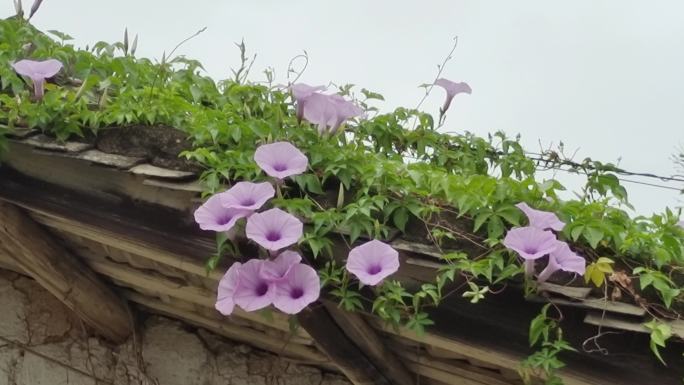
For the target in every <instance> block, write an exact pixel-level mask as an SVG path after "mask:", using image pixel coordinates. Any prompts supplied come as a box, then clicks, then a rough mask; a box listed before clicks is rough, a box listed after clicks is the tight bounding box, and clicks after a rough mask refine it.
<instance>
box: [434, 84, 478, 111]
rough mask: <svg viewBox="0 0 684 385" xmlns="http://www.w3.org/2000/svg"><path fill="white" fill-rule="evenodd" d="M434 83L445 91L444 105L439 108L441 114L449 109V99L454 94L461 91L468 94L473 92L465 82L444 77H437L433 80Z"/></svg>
mask: <svg viewBox="0 0 684 385" xmlns="http://www.w3.org/2000/svg"><path fill="white" fill-rule="evenodd" d="M435 85H436V86H439V87H442V88H444V90H445V91H446V100H445V101H444V105H443V106H442V108H441V109H440V112H441V113H442V114H444V113H445V112H446V111H447V110H448V109H449V106H450V105H451V100H452V99H453V98H454V96H456V95H457V94H461V93H466V94H470V93H472V92H473V90H472V89H471V88H470V86H469V85H468V84H467V83H456V82H452V81H451V80H448V79H444V78H439V79H437V80H436V81H435Z"/></svg>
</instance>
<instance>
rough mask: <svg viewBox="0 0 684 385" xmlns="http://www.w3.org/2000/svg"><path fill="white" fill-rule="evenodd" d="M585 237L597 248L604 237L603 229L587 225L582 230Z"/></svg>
mask: <svg viewBox="0 0 684 385" xmlns="http://www.w3.org/2000/svg"><path fill="white" fill-rule="evenodd" d="M582 234H583V235H584V238H585V239H586V240H587V242H589V244H590V245H591V247H592V248H594V249H595V248H596V247H597V246H598V244H599V242H601V240H602V239H603V235H604V234H603V230H601V229H599V228H596V227H585V228H584V231H583V232H582Z"/></svg>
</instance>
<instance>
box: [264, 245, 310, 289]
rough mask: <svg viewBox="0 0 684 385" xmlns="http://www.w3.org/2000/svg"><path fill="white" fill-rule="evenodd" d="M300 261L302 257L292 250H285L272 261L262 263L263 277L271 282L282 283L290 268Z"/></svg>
mask: <svg viewBox="0 0 684 385" xmlns="http://www.w3.org/2000/svg"><path fill="white" fill-rule="evenodd" d="M301 261H302V256H301V255H299V253H297V252H295V251H292V250H285V251H283V252H282V253H280V254H279V255H278V256H277V257H276V258H275V259H274V260H272V261H264V266H263V268H262V269H261V273H262V274H263V276H264V277H265V278H266V279H268V280H270V281H273V282H279V281H282V280H283V279H284V278H285V277H286V276H287V273H288V272H289V271H290V269H291V268H292V266H294V265H296V264H298V263H299V262H301Z"/></svg>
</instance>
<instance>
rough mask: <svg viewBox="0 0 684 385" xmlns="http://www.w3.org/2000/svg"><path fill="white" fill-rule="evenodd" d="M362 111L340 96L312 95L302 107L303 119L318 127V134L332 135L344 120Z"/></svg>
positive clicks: (358, 114)
mask: <svg viewBox="0 0 684 385" xmlns="http://www.w3.org/2000/svg"><path fill="white" fill-rule="evenodd" d="M361 114H363V110H362V109H361V108H360V107H358V106H357V105H355V104H354V103H352V102H350V101H348V100H346V99H345V98H343V97H342V96H340V95H324V94H312V95H311V96H309V97H308V98H307V100H306V104H305V106H304V118H305V119H306V120H307V121H308V122H309V123H312V124H315V125H317V126H318V132H319V133H321V134H323V133H325V132H329V133H331V134H334V133H335V132H337V129H338V128H340V126H341V125H342V123H344V122H345V121H346V120H348V119H351V118H353V117H356V116H360V115H361Z"/></svg>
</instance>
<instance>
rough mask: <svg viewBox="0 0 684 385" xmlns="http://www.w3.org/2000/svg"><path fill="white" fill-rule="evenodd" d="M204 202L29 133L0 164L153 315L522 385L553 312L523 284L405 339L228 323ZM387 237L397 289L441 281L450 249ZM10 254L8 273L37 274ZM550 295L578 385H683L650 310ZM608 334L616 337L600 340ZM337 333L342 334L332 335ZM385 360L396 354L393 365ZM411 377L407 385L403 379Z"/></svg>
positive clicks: (428, 379) (325, 360)
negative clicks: (536, 340)
mask: <svg viewBox="0 0 684 385" xmlns="http://www.w3.org/2000/svg"><path fill="white" fill-rule="evenodd" d="M200 192H201V186H200V185H199V183H198V182H197V176H196V175H195V174H193V173H191V172H186V171H176V170H169V169H163V168H159V167H156V166H152V165H149V164H146V163H145V161H144V159H142V158H136V157H128V156H123V155H115V154H106V153H103V152H101V151H99V150H97V149H94V148H93V147H92V146H90V145H88V144H85V143H76V142H68V143H58V142H56V141H54V140H52V139H50V138H48V137H45V136H43V135H40V134H37V133H34V132H30V131H26V132H23V133H21V134H20V135H16V136H15V137H14V138H13V139H12V140H10V144H9V151H8V152H7V154H6V156H5V159H4V160H3V162H2V164H0V201H3V202H5V204H11V205H13V206H16V207H18V208H21V210H22V212H23V213H25V215H27V217H29V218H30V219H31V220H32V221H35V222H36V223H38V224H40V226H42V228H43V229H44V230H45V231H48V232H49V233H50V234H51V236H53V237H54V238H55V239H57V240H59V242H60V243H61V245H62V246H63V247H64V249H65V250H68V251H69V253H71V254H73V255H75V256H77V257H78V258H79V260H80V261H82V262H83V263H84V264H85V265H87V266H88V267H89V268H90V269H92V271H94V272H96V273H97V274H98V275H99V276H100V277H102V279H103V280H104V281H106V282H107V283H109V284H110V285H114V286H115V288H116V290H117V292H118V293H120V294H121V296H123V297H124V298H125V299H126V300H128V301H129V302H130V303H134V304H136V305H137V306H138V307H140V308H141V309H144V310H146V311H150V312H154V313H160V314H164V315H167V316H170V317H174V318H177V319H181V320H183V321H186V322H188V323H190V324H194V325H197V326H200V327H204V328H207V329H209V330H212V331H214V332H216V333H218V334H222V335H225V336H226V337H228V338H231V339H234V340H237V341H241V342H244V343H247V344H250V345H253V346H255V347H258V348H261V349H264V350H268V351H271V352H274V353H277V354H280V355H282V356H283V357H287V358H289V359H292V360H295V361H297V362H302V363H306V364H310V365H316V366H319V367H323V368H327V369H330V370H339V371H341V372H343V373H344V374H345V375H347V376H348V377H349V378H350V380H352V382H355V383H379V384H384V383H387V384H390V383H392V384H394V383H397V384H407V383H421V384H435V385H439V384H467V385H483V384H501V385H504V384H520V383H521V381H520V378H519V376H518V374H517V369H518V367H519V365H520V362H521V360H522V359H524V357H526V356H527V355H528V354H529V353H530V352H531V351H530V349H529V347H528V346H527V330H528V327H529V321H530V319H531V318H532V317H534V315H535V314H536V313H537V312H538V310H539V307H540V306H541V305H540V303H537V302H534V301H526V300H524V299H523V297H522V294H521V293H520V292H519V291H518V290H516V289H515V288H511V289H510V290H507V291H505V292H504V293H502V294H498V295H491V296H489V297H488V298H487V299H486V300H485V301H484V302H482V303H479V304H477V305H470V304H469V303H468V302H467V301H465V300H463V299H460V298H449V299H448V300H447V301H445V302H444V304H443V305H442V306H440V307H439V308H438V309H436V310H434V312H433V318H434V319H435V321H436V325H435V327H433V328H431V329H430V330H429V331H428V332H427V333H426V335H424V336H417V335H415V334H414V333H412V332H410V331H408V330H405V329H402V328H399V329H394V328H392V327H389V326H387V325H384V324H383V323H382V322H380V321H379V320H378V319H376V318H375V317H373V316H371V315H368V314H364V315H355V316H351V317H346V316H344V315H341V314H340V313H339V310H338V309H336V308H335V306H334V305H331V304H330V303H326V302H325V301H323V302H322V303H320V304H316V305H315V306H312V307H311V310H309V311H307V312H306V313H305V314H303V315H302V316H301V317H300V323H301V324H302V326H303V327H302V328H300V329H299V330H297V331H296V332H295V333H291V332H290V325H289V322H288V320H287V318H286V317H284V316H283V315H281V314H278V313H277V312H274V313H273V314H272V315H271V317H270V318H271V319H267V317H263V316H262V315H260V314H255V313H246V312H243V311H240V310H237V311H236V312H235V314H234V315H232V316H230V317H223V316H221V315H220V314H219V313H218V312H216V311H215V310H214V308H213V305H214V298H215V293H216V288H217V285H218V280H219V279H220V277H221V272H222V271H225V268H226V267H227V266H228V264H229V263H230V261H229V260H225V261H223V262H224V264H223V265H222V267H220V268H219V269H217V270H216V271H214V272H211V273H207V272H206V269H205V263H204V262H205V260H206V258H207V257H208V256H209V255H211V254H212V253H213V252H214V239H213V235H212V234H209V233H205V232H202V231H200V230H199V229H197V228H196V226H195V225H194V223H193V221H192V215H191V213H192V211H193V210H194V209H195V208H196V207H197V206H198V205H199V203H200V202H201V199H200V195H199V194H200ZM389 241H391V242H392V243H393V245H394V246H395V247H396V248H397V249H398V250H400V252H401V253H400V254H401V261H402V265H401V266H402V267H401V269H400V271H399V272H398V274H397V277H398V278H399V279H401V280H402V281H404V282H407V284H409V285H410V284H415V283H420V282H424V281H429V280H430V279H431V278H432V277H434V275H435V271H436V269H437V268H439V266H440V262H439V259H438V256H439V255H440V253H439V250H436V249H435V248H434V247H432V246H430V245H427V244H420V243H416V242H415V241H413V242H408V241H406V240H403V239H401V238H398V237H395V238H393V239H390V240H389ZM2 250H3V249H2V248H0V266H2V267H5V268H9V269H13V270H16V271H18V272H21V273H27V272H26V271H25V266H21V264H18V263H17V262H16V259H15V258H13V257H12V256H8V255H7V254H8V253H7V252H4V253H3V251H2ZM545 295H546V297H544V298H538V299H539V300H542V301H548V300H549V299H551V300H553V301H555V302H556V303H557V304H558V305H559V306H561V307H562V308H563V313H564V315H565V319H564V320H563V324H562V326H563V328H564V330H566V337H567V338H570V339H571V342H572V343H573V346H584V348H585V349H586V351H580V352H578V353H569V354H566V355H564V356H563V358H564V361H565V362H567V363H568V367H567V368H566V369H564V370H562V375H563V378H564V380H565V383H566V384H575V385H580V384H634V383H644V384H645V383H658V384H679V383H680V379H681V377H682V375H683V369H682V366H681V365H677V367H675V364H674V363H676V362H678V361H677V360H680V359H681V352H682V346H681V345H678V344H674V346H672V347H671V348H669V349H667V350H666V351H665V352H664V353H665V354H664V358H665V359H666V360H668V361H669V362H672V363H673V366H672V367H669V368H664V367H662V366H661V364H660V363H658V361H657V360H656V359H654V358H653V357H652V355H651V353H650V352H649V351H648V349H647V346H648V335H647V334H646V332H647V331H646V330H645V329H644V328H643V327H642V326H641V323H643V322H644V321H646V320H648V315H647V314H646V312H645V311H644V310H643V309H641V308H640V307H637V306H633V305H629V304H625V303H614V302H611V301H609V300H604V299H600V298H594V297H592V296H591V293H590V291H588V290H582V289H581V288H566V287H556V286H553V285H548V286H547V287H546V292H545ZM597 325H600V328H601V329H600V330H601V331H602V332H605V331H610V332H611V333H606V334H605V335H601V337H600V338H598V339H596V340H595V341H594V340H591V338H592V337H593V336H595V335H597V334H598V333H599V331H598V327H599V326H597ZM683 325H684V322H683V321H674V322H673V323H672V326H673V330H674V331H675V333H676V334H677V335H678V336H679V337H684V326H683ZM334 331H337V333H338V335H330V334H331V333H333V332H334ZM340 332H341V333H340ZM329 339H332V341H330V340H329ZM335 339H338V341H337V342H339V343H337V344H336V343H334V342H335ZM364 341H372V343H364ZM593 342H597V343H598V345H597V346H595V345H594V344H593ZM380 343H381V344H380ZM335 349H337V350H335ZM600 349H607V351H608V352H609V354H608V355H604V354H602V353H600V352H599V350H600ZM592 350H593V352H592ZM381 357H388V359H387V360H386V361H387V362H384V361H383V360H382V359H381ZM406 373H409V374H408V375H409V376H411V378H410V379H409V380H408V381H405V380H403V378H404V377H406V376H407V375H406ZM635 378H638V379H639V381H638V382H635ZM418 379H420V382H417V381H418ZM369 381H370V382H369Z"/></svg>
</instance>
